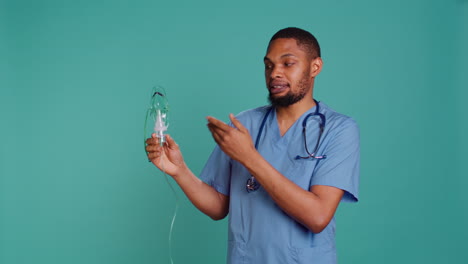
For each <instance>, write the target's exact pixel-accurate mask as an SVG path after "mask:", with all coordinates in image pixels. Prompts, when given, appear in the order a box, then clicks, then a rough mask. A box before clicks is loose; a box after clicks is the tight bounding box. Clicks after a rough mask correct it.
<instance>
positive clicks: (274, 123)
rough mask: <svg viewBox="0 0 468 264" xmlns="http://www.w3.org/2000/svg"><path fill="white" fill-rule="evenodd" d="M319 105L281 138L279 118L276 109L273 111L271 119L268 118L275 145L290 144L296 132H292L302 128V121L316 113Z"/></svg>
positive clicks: (312, 108) (311, 109)
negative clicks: (299, 127) (298, 127)
mask: <svg viewBox="0 0 468 264" xmlns="http://www.w3.org/2000/svg"><path fill="white" fill-rule="evenodd" d="M316 107H317V105H314V106H313V107H311V108H310V109H309V110H307V111H305V112H304V113H303V114H302V115H301V116H300V117H299V118H298V119H297V120H296V121H295V122H294V123H293V124H292V125H291V127H289V129H288V130H287V131H286V132H285V133H284V135H283V136H281V132H280V129H279V125H278V118H277V115H276V109H274V108H273V109H272V110H271V112H272V115H271V117H270V118H268V119H269V120H268V123H269V126H270V127H271V128H272V135H271V139H272V141H273V142H274V143H279V144H285V145H287V144H288V142H289V139H290V138H291V134H293V133H294V132H292V131H296V129H297V126H300V124H301V123H302V120H304V118H305V116H306V115H308V114H310V113H313V112H315V109H316Z"/></svg>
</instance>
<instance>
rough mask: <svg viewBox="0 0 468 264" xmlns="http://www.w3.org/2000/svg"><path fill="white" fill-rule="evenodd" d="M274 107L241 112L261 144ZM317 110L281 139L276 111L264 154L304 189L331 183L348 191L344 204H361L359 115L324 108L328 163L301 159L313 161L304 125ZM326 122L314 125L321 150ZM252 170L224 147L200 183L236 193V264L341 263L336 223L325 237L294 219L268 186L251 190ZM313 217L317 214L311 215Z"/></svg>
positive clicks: (312, 135) (232, 249)
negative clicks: (225, 150) (322, 124)
mask: <svg viewBox="0 0 468 264" xmlns="http://www.w3.org/2000/svg"><path fill="white" fill-rule="evenodd" d="M268 109H269V106H264V107H259V108H255V109H251V110H247V111H244V112H242V113H240V114H239V115H238V116H237V118H238V119H239V121H240V122H241V123H242V124H243V125H244V126H245V127H246V128H247V129H248V130H249V132H250V135H251V137H252V139H253V140H254V141H255V139H256V138H257V133H258V131H259V129H260V123H261V121H262V119H263V117H264V115H265V113H266V112H267V111H268ZM314 112H315V107H313V108H311V109H310V110H309V111H307V112H306V113H304V114H303V115H302V116H301V117H300V118H299V119H298V120H297V121H296V122H295V123H294V124H293V125H292V126H291V128H290V129H289V130H288V131H287V132H286V133H285V134H284V135H283V136H281V135H280V130H279V127H278V122H277V119H276V111H271V112H270V115H269V116H268V118H267V120H266V122H265V127H264V128H263V132H262V135H261V138H260V142H259V144H258V151H259V152H260V154H261V155H262V156H263V157H264V158H265V159H266V160H267V161H268V162H269V163H270V164H271V165H272V166H273V167H274V168H275V169H276V170H278V171H279V172H280V173H282V174H283V175H284V176H285V177H287V178H288V179H290V180H291V181H293V182H294V183H296V184H297V185H298V186H300V187H301V188H303V189H304V190H309V189H310V187H311V186H313V185H327V186H333V187H336V188H340V189H342V190H344V191H345V194H344V196H343V198H342V201H346V202H357V200H358V191H359V190H358V186H359V129H358V127H357V124H356V122H355V121H354V120H352V119H351V118H349V117H347V116H345V115H342V114H339V113H337V112H335V111H333V110H332V109H331V108H329V107H328V106H326V105H325V104H324V103H320V112H321V113H322V114H324V115H325V118H326V125H325V129H324V132H323V135H322V138H321V142H320V145H319V148H318V151H317V155H327V158H326V159H323V160H317V159H307V160H306V159H299V160H296V159H295V157H296V156H297V155H300V156H307V153H306V150H305V147H304V138H303V135H302V121H303V119H304V118H305V116H306V115H307V114H309V113H314ZM319 124H320V119H319V117H318V116H313V117H310V118H309V120H308V121H307V128H306V133H307V141H308V142H307V146H308V148H309V150H310V151H313V149H314V147H315V144H316V142H317V138H318V136H319ZM250 177H251V175H250V173H249V172H248V170H247V169H246V168H245V167H244V166H242V165H241V164H240V163H238V162H237V161H234V160H232V159H231V158H230V157H229V156H227V155H226V154H224V152H223V151H222V150H221V149H220V148H219V147H218V146H216V148H215V149H214V150H213V153H212V154H211V156H210V158H209V159H208V162H207V163H206V165H205V167H204V169H203V171H202V173H201V175H200V178H201V179H202V180H203V181H204V182H206V183H207V184H209V185H211V186H213V187H214V188H215V189H216V190H217V191H218V192H220V193H222V194H224V195H228V196H230V204H229V232H228V259H227V263H228V264H241V263H242V264H247V263H252V264H254V263H255V264H258V263H267V264H284V263H298V264H302V263H308V264H312V263H323V264H325V263H326V264H333V263H336V249H335V218H333V219H332V220H331V222H330V223H329V224H328V226H327V227H326V228H325V229H324V230H323V231H322V232H320V233H318V234H314V233H312V232H311V231H309V230H308V229H307V228H305V227H304V226H303V225H301V224H300V223H298V222H296V221H295V220H294V219H292V218H291V217H289V216H288V215H287V214H286V213H285V212H284V211H283V210H282V209H281V208H280V207H278V206H277V205H276V204H275V202H274V201H273V200H272V199H271V197H270V196H269V195H268V193H267V192H266V191H265V190H264V189H263V188H262V187H260V189H258V190H257V191H255V192H250V193H248V192H247V190H246V182H247V180H248V179H249V178H250ZM311 213H313V212H311Z"/></svg>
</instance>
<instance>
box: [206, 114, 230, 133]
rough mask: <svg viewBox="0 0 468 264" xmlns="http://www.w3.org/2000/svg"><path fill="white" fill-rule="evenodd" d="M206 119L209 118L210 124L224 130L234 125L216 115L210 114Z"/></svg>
mask: <svg viewBox="0 0 468 264" xmlns="http://www.w3.org/2000/svg"><path fill="white" fill-rule="evenodd" d="M206 119H207V120H208V123H209V124H211V125H212V126H215V127H216V128H218V129H221V130H222V131H224V132H226V131H228V130H229V129H232V127H230V126H229V125H228V124H226V123H224V122H223V121H221V120H218V119H216V118H214V117H211V116H208V117H207V118H206Z"/></svg>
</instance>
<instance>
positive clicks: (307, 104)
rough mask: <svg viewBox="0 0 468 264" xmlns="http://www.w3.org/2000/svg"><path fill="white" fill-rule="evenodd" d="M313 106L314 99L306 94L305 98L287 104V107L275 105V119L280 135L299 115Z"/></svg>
mask: <svg viewBox="0 0 468 264" xmlns="http://www.w3.org/2000/svg"><path fill="white" fill-rule="evenodd" d="M314 106H315V101H314V99H312V96H310V95H309V96H308V97H307V99H306V98H304V99H303V100H301V101H299V102H297V103H295V104H293V105H290V106H287V107H276V119H277V122H278V127H279V130H280V134H281V136H283V135H284V134H285V133H286V131H288V129H289V128H290V127H291V126H292V124H294V122H296V120H298V119H299V117H301V115H302V114H304V113H305V112H307V110H309V109H310V108H312V107H314Z"/></svg>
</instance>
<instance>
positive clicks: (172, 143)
mask: <svg viewBox="0 0 468 264" xmlns="http://www.w3.org/2000/svg"><path fill="white" fill-rule="evenodd" d="M166 142H167V147H168V148H170V149H178V148H179V145H177V143H176V142H175V141H174V139H173V138H172V137H171V136H170V135H168V134H166Z"/></svg>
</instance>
